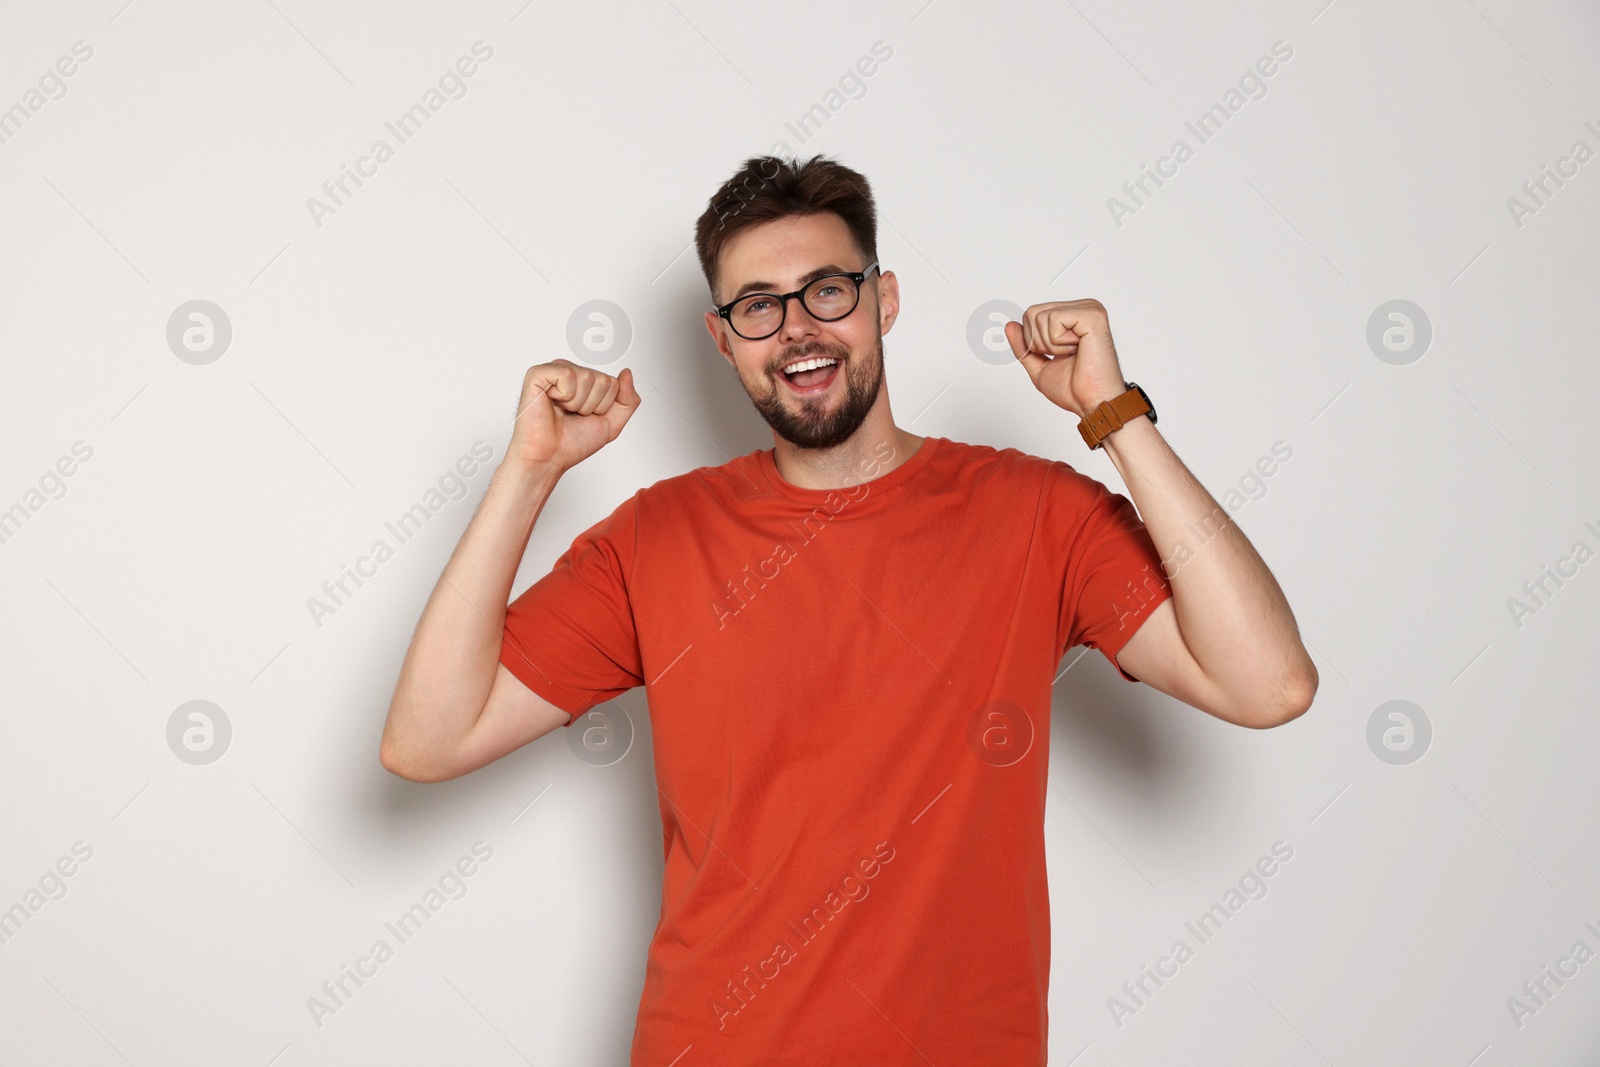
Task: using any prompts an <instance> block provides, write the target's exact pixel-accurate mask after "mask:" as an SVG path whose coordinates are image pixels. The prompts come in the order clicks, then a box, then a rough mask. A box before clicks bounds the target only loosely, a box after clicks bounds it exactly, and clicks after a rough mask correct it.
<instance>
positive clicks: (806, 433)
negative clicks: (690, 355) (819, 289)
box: [706, 212, 899, 449]
mask: <svg viewBox="0 0 1600 1067" xmlns="http://www.w3.org/2000/svg"><path fill="white" fill-rule="evenodd" d="M866 266H867V263H866V262H865V261H864V260H863V259H862V256H861V251H860V250H859V249H858V248H857V247H856V245H855V241H854V240H853V239H852V238H851V236H850V230H849V228H848V227H847V226H846V225H845V223H844V220H843V219H841V218H840V217H839V216H838V215H835V214H833V213H831V212H825V213H819V214H813V215H793V216H789V217H786V218H781V219H775V220H773V221H772V222H764V223H761V224H760V225H756V226H751V227H749V228H748V229H745V230H741V231H740V232H739V233H738V234H737V235H735V236H734V237H733V238H732V239H731V240H730V241H729V242H728V243H727V245H725V246H724V248H723V250H722V255H721V257H720V260H719V263H718V271H717V274H718V279H717V282H718V286H717V287H718V290H719V291H718V292H717V293H716V294H714V298H715V300H716V302H717V303H718V304H719V305H720V304H725V303H727V302H728V301H730V300H733V299H735V298H737V297H738V296H740V295H742V294H744V293H747V292H756V291H759V292H767V293H788V292H793V291H794V290H796V289H799V288H800V287H801V286H803V285H805V284H806V283H807V282H809V281H811V280H812V279H813V278H816V277H818V276H819V275H822V274H833V273H837V272H840V271H859V270H861V269H863V268H864V267H866ZM788 305H789V306H788V311H787V313H786V314H785V316H784V320H783V326H782V327H781V328H780V329H779V330H778V332H777V333H775V334H773V335H772V336H771V337H767V338H764V339H762V340H760V341H748V340H746V339H744V338H742V337H740V336H738V335H737V334H735V333H734V332H733V331H732V329H730V328H729V326H728V323H727V321H726V320H724V319H722V318H720V317H719V316H718V315H717V314H716V313H715V312H707V313H706V328H707V329H708V330H710V331H711V336H712V337H713V338H714V339H715V340H716V342H717V350H718V351H719V352H721V353H722V355H723V358H724V359H726V360H727V361H728V362H729V363H730V364H732V365H733V368H734V370H735V371H736V372H737V373H738V375H739V381H740V382H741V383H742V384H743V385H744V390H745V392H746V393H748V394H749V395H750V400H751V402H752V403H754V404H755V406H756V410H757V411H759V412H760V413H761V417H762V418H764V419H765V420H766V421H767V425H769V426H771V427H772V429H773V431H774V432H776V433H777V434H778V436H780V437H782V438H783V439H785V440H787V441H789V442H790V443H792V444H794V445H796V446H797V447H800V448H813V449H824V448H832V447H834V446H835V445H838V444H841V443H842V442H844V441H846V440H848V439H849V438H850V436H851V435H852V434H854V433H855V432H856V430H857V429H858V428H860V426H861V423H862V422H863V421H864V420H865V419H866V417H867V413H868V412H870V411H871V410H872V408H873V406H874V405H875V404H876V403H877V402H878V398H879V395H880V392H881V389H882V386H883V335H884V334H885V333H888V332H889V327H890V326H892V325H893V324H894V319H895V315H896V314H897V313H898V312H899V288H898V284H897V283H896V280H895V277H894V274H893V273H889V274H882V275H880V274H879V273H878V272H876V271H875V272H873V273H872V274H870V275H868V276H867V279H866V281H864V282H862V284H861V300H860V302H859V303H858V304H857V305H856V308H855V310H854V311H852V312H851V313H850V314H848V315H846V316H845V317H844V318H842V319H838V320H835V321H833V322H821V321H819V320H817V319H815V318H813V317H812V316H811V314H810V313H809V312H808V311H807V310H806V308H805V305H804V304H802V303H801V302H800V300H799V298H795V299H793V300H790V301H788ZM828 360H832V361H834V362H833V363H832V364H831V365H827V364H826V361H828ZM818 362H821V363H823V364H824V365H822V366H818V367H816V368H815V369H812V370H807V371H801V372H799V373H798V374H786V373H785V371H784V369H785V368H786V367H788V368H792V367H794V366H795V365H797V364H801V365H807V366H809V365H812V364H813V363H818Z"/></svg>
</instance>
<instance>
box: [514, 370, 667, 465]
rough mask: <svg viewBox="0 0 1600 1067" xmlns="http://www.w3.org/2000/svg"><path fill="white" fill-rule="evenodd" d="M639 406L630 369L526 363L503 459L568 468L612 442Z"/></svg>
mask: <svg viewBox="0 0 1600 1067" xmlns="http://www.w3.org/2000/svg"><path fill="white" fill-rule="evenodd" d="M638 409H639V393H638V391H637V390H636V389H634V387H633V370H632V368H629V369H627V370H624V371H623V372H622V373H621V374H620V375H618V376H617V377H615V378H613V377H612V376H611V375H609V374H602V373H601V372H600V371H597V370H591V369H590V368H588V367H580V366H578V365H577V364H576V363H573V362H572V361H571V360H566V359H557V360H552V361H551V362H549V363H540V364H539V365H538V366H535V367H529V368H528V373H527V374H526V375H524V376H523V379H522V399H521V401H520V402H519V403H518V404H517V421H516V426H515V427H514V428H513V429H512V431H511V447H510V448H509V449H507V450H506V458H507V460H508V461H510V462H512V463H516V464H518V465H520V466H522V467H524V468H526V469H529V470H533V469H538V468H545V467H554V468H555V469H556V471H558V472H561V471H566V470H569V469H571V468H572V467H574V466H576V465H577V464H579V463H581V462H583V461H584V460H586V459H588V458H589V457H590V456H592V455H594V454H595V453H596V452H598V451H599V450H600V449H601V448H602V447H603V446H605V445H607V444H610V443H611V442H612V441H615V440H616V439H617V435H618V434H620V433H621V432H622V428H623V427H624V426H626V425H627V423H628V420H629V419H630V418H632V417H633V413H634V412H635V411H637V410H638Z"/></svg>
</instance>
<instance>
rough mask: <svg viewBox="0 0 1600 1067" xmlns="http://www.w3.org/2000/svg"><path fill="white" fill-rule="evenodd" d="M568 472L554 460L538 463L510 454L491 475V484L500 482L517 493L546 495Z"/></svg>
mask: <svg viewBox="0 0 1600 1067" xmlns="http://www.w3.org/2000/svg"><path fill="white" fill-rule="evenodd" d="M564 473H566V472H565V471H564V470H563V469H562V468H560V467H559V466H557V465H556V464H555V463H554V462H553V461H551V462H545V463H538V462H531V461H528V460H521V459H517V458H515V456H514V455H508V456H507V457H506V458H505V459H504V460H503V461H502V462H501V464H500V466H498V467H496V468H495V471H494V473H493V474H492V475H490V476H489V481H490V483H491V484H499V485H502V486H504V487H505V488H506V489H508V490H510V491H512V492H517V493H542V494H544V495H546V496H548V495H549V493H550V491H551V490H553V489H554V488H555V487H556V482H558V481H560V480H561V475H563V474H564Z"/></svg>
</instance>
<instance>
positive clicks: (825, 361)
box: [783, 356, 839, 374]
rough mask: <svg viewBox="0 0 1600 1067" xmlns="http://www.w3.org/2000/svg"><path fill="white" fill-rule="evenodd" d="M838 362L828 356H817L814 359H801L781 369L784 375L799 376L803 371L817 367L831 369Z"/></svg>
mask: <svg viewBox="0 0 1600 1067" xmlns="http://www.w3.org/2000/svg"><path fill="white" fill-rule="evenodd" d="M837 362H839V361H838V360H836V359H833V358H832V357H829V356H819V357H817V358H816V359H803V360H801V361H800V362H799V363H795V364H791V365H790V366H787V367H785V368H783V373H785V374H799V373H800V372H801V371H803V370H815V369H816V368H818V367H831V366H833V365H834V364H835V363H837Z"/></svg>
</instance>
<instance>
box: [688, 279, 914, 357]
mask: <svg viewBox="0 0 1600 1067" xmlns="http://www.w3.org/2000/svg"><path fill="white" fill-rule="evenodd" d="M875 270H877V271H878V277H880V278H881V277H883V272H882V271H881V270H878V261H877V260H873V261H872V262H871V263H868V264H867V265H866V266H865V267H863V268H861V269H860V270H841V271H836V272H835V273H833V274H824V275H823V276H822V277H820V278H812V279H811V280H810V281H809V282H806V284H804V285H802V286H801V287H800V288H798V289H796V290H795V291H794V292H792V293H745V294H744V295H743V296H739V297H735V298H734V299H732V300H730V301H728V302H727V303H726V304H723V305H722V306H721V307H716V306H715V305H712V309H713V310H714V311H716V313H717V317H718V318H721V319H722V320H723V321H725V322H726V323H727V324H728V329H730V330H732V331H733V332H734V335H735V336H737V337H742V338H744V339H745V340H746V341H765V340H766V339H767V338H769V337H771V336H772V335H773V334H775V333H777V332H778V331H779V330H781V329H783V324H784V323H785V322H787V321H789V301H790V300H794V299H798V300H800V306H801V307H804V308H805V309H806V314H807V315H811V317H812V318H814V319H816V320H817V321H818V322H838V321H839V320H841V319H847V318H849V317H850V316H851V315H853V314H855V310H856V308H858V307H860V306H861V287H862V286H863V285H865V284H866V281H867V275H869V274H871V273H872V272H873V271H875ZM829 278H849V279H850V280H851V281H853V282H855V284H856V302H855V303H854V304H851V305H850V310H849V311H846V312H844V313H843V314H842V315H835V316H834V317H833V318H831V319H825V318H823V317H821V316H820V315H815V314H812V311H811V309H810V308H809V307H806V302H805V299H804V293H805V291H806V290H807V289H810V288H811V287H812V286H813V285H816V284H817V283H818V282H825V281H827V280H828V279H829ZM755 296H770V297H772V298H773V299H774V300H777V301H778V305H779V306H780V307H781V308H783V312H782V314H780V315H779V316H778V325H776V326H774V327H773V328H772V332H771V333H764V334H762V335H761V336H760V337H745V335H744V334H742V333H740V332H739V328H738V327H737V326H735V325H734V324H733V305H735V304H737V303H740V302H741V301H744V300H749V299H750V298H751V297H755Z"/></svg>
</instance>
